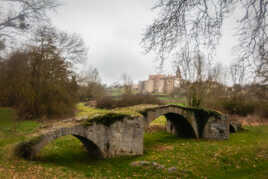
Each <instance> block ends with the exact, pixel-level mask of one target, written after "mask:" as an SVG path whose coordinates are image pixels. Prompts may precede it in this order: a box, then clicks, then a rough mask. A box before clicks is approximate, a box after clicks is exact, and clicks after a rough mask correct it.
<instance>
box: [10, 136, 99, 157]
mask: <svg viewBox="0 0 268 179" xmlns="http://www.w3.org/2000/svg"><path fill="white" fill-rule="evenodd" d="M67 136H73V137H75V138H77V139H78V140H79V141H80V142H81V143H82V144H83V146H84V147H85V148H86V150H87V151H88V154H89V156H90V157H92V158H93V159H99V158H104V155H103V152H102V151H101V149H100V148H99V147H98V145H97V144H95V143H94V142H93V141H92V140H90V139H88V138H86V137H83V136H81V135H77V134H64V135H56V133H50V134H49V135H45V136H40V137H37V138H33V139H32V140H30V141H28V142H23V143H21V144H19V145H18V146H17V147H16V149H15V152H16V154H17V155H18V156H20V157H23V158H25V159H30V160H32V159H36V158H37V157H38V155H40V153H41V151H42V149H44V148H45V147H46V146H47V145H49V144H51V143H52V142H53V141H55V140H57V139H61V138H63V137H67Z"/></svg>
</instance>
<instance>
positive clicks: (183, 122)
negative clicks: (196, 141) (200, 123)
mask: <svg viewBox="0 0 268 179" xmlns="http://www.w3.org/2000/svg"><path fill="white" fill-rule="evenodd" d="M160 116H165V119H166V126H165V130H166V131H167V132H168V133H171V134H174V135H177V136H178V137H183V138H198V131H197V129H195V128H194V126H193V125H192V124H191V123H190V122H189V121H188V120H187V119H186V117H184V116H183V115H180V114H178V113H175V112H166V113H160V114H158V115H151V116H149V117H148V116H147V121H148V123H147V126H150V124H151V123H152V122H153V121H155V120H156V119H158V117H160Z"/></svg>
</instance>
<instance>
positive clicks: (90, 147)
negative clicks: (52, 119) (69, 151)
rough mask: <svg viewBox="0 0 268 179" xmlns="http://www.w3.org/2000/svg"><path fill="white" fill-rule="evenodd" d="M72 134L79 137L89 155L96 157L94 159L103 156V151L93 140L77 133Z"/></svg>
mask: <svg viewBox="0 0 268 179" xmlns="http://www.w3.org/2000/svg"><path fill="white" fill-rule="evenodd" d="M73 136H74V137H76V138H77V139H79V140H80V141H81V142H82V143H83V145H84V147H85V148H86V149H87V151H88V154H89V156H90V157H92V158H96V159H100V158H104V156H103V153H102V152H101V150H100V148H99V147H98V146H97V145H96V144H95V143H94V142H92V141H91V140H89V139H87V138H85V137H82V136H79V135H73Z"/></svg>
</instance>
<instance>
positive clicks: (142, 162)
mask: <svg viewBox="0 0 268 179" xmlns="http://www.w3.org/2000/svg"><path fill="white" fill-rule="evenodd" d="M150 164H151V162H149V161H135V162H131V163H130V166H132V167H141V166H145V165H150Z"/></svg>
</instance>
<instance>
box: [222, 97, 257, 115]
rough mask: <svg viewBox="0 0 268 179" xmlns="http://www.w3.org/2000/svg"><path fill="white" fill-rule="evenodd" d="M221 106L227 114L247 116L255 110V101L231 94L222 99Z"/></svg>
mask: <svg viewBox="0 0 268 179" xmlns="http://www.w3.org/2000/svg"><path fill="white" fill-rule="evenodd" d="M222 107H223V109H224V110H225V111H226V112H227V113H229V114H237V115H240V116H247V115H249V114H253V113H254V112H255V108H256V102H255V101H253V100H250V99H246V97H245V96H233V97H229V98H225V99H223V101H222Z"/></svg>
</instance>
